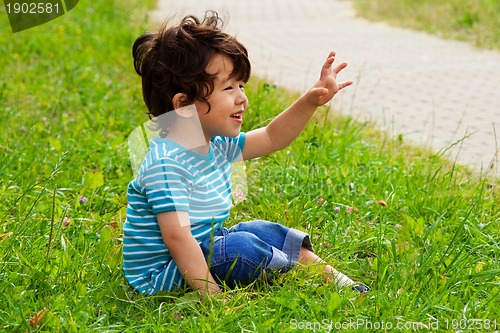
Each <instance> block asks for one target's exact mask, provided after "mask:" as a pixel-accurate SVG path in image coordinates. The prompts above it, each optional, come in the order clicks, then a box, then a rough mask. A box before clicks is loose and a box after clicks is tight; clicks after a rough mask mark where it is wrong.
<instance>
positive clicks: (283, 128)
mask: <svg viewBox="0 0 500 333" xmlns="http://www.w3.org/2000/svg"><path fill="white" fill-rule="evenodd" d="M334 61H335V52H333V51H332V52H330V54H329V55H328V58H327V59H326V61H325V63H324V64H323V67H322V69H321V76H320V79H319V80H318V81H317V82H316V83H315V84H314V86H313V87H312V88H311V89H310V90H309V91H308V92H306V93H305V94H304V95H302V96H301V97H300V98H299V99H298V100H297V101H296V102H295V103H293V104H292V105H291V106H290V107H289V108H287V109H286V110H285V111H283V112H282V113H280V114H279V115H278V116H277V117H276V118H274V119H273V120H272V121H271V122H270V123H269V124H268V125H267V126H266V127H262V128H259V129H256V130H253V131H250V132H248V133H247V134H246V139H245V146H244V147H243V158H244V159H245V160H248V159H252V158H256V157H259V156H263V155H267V154H270V153H272V152H274V151H277V150H280V149H283V148H285V147H287V146H288V145H289V144H290V143H291V142H292V141H293V140H294V139H295V138H296V137H297V136H298V135H299V134H300V133H301V132H302V130H303V129H304V127H305V126H306V125H307V123H308V122H309V119H311V117H312V115H313V114H314V112H315V111H316V109H317V108H318V106H321V105H324V104H326V103H328V101H330V100H331V99H332V98H333V96H334V95H335V94H336V93H337V92H338V91H339V90H341V89H343V88H345V87H347V86H349V85H351V84H352V81H346V82H342V83H338V82H337V74H338V73H339V72H340V71H342V70H343V69H344V68H345V67H346V66H347V63H345V62H343V63H341V64H340V65H338V66H336V67H334V68H332V64H333V62H334Z"/></svg>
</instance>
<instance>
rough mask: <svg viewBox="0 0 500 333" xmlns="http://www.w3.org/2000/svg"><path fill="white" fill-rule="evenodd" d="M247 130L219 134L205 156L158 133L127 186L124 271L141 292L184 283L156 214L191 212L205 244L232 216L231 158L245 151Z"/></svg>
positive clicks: (195, 233) (199, 238)
mask: <svg viewBox="0 0 500 333" xmlns="http://www.w3.org/2000/svg"><path fill="white" fill-rule="evenodd" d="M244 143H245V133H240V135H239V136H237V137H235V138H227V137H214V138H212V140H211V142H210V150H209V152H208V154H206V155H202V154H198V153H195V152H193V151H191V150H188V149H186V148H184V147H182V146H180V145H178V144H177V143H175V142H173V141H171V140H168V139H164V138H155V139H153V140H152V141H151V145H150V148H149V151H148V153H147V154H146V157H145V158H144V161H143V162H142V165H141V167H140V169H139V172H138V174H137V176H136V178H135V179H134V180H132V181H131V182H130V183H129V185H128V190H127V198H128V206H127V220H126V221H125V223H124V225H123V236H124V237H123V271H124V274H125V277H126V279H127V281H128V282H129V283H130V285H132V287H134V288H135V289H137V290H138V291H140V292H143V293H146V294H155V293H156V292H158V291H160V290H163V291H171V290H173V289H175V288H178V287H180V286H181V285H182V284H183V279H182V276H181V274H180V272H179V270H178V268H177V266H176V264H175V262H174V260H173V259H172V256H171V255H170V253H169V251H168V249H167V248H166V246H165V244H164V243H163V239H162V236H161V231H160V227H159V225H158V220H157V219H156V214H159V213H162V212H167V211H186V212H188V213H189V218H190V223H191V233H192V234H193V236H194V238H195V239H196V240H197V241H198V243H201V242H202V241H203V240H205V239H206V238H207V237H209V236H210V233H211V232H212V230H217V229H219V228H220V227H221V226H222V222H223V221H224V220H226V219H227V218H228V217H229V210H230V207H231V203H232V197H231V182H230V178H231V163H232V162H234V161H236V159H237V158H238V157H240V155H241V151H242V150H243V145H244Z"/></svg>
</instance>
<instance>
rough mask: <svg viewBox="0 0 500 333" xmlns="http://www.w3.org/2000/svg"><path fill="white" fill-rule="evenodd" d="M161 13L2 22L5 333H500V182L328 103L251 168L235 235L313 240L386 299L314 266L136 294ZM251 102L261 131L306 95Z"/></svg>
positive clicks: (117, 9) (0, 201)
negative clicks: (301, 234) (212, 286)
mask: <svg viewBox="0 0 500 333" xmlns="http://www.w3.org/2000/svg"><path fill="white" fill-rule="evenodd" d="M154 5H155V4H154V3H153V1H150V2H148V3H146V4H144V2H141V1H138V0H133V1H127V2H126V3H123V2H118V1H117V2H112V1H106V2H104V3H102V4H99V3H97V2H96V3H95V4H94V3H92V4H89V3H88V2H80V3H79V4H78V6H77V7H75V9H73V10H72V11H71V12H70V13H69V14H67V15H65V16H63V17H61V18H59V19H57V20H55V21H53V22H50V23H47V24H45V25H43V26H40V27H38V28H34V29H31V30H28V31H25V32H21V33H18V34H14V35H13V34H12V33H11V32H10V28H9V27H8V25H7V22H5V21H6V20H4V21H2V23H1V25H0V29H1V30H2V32H1V34H0V42H1V43H0V45H1V48H2V53H3V54H4V55H5V56H3V57H1V58H0V66H1V68H4V70H3V71H2V72H0V87H2V89H0V96H1V97H0V115H1V117H0V124H1V125H2V127H3V128H4V130H3V131H2V132H0V151H1V154H0V159H1V163H0V178H1V179H2V182H1V184H0V279H1V281H2V282H1V283H0V295H1V296H0V325H1V326H0V330H4V331H14V332H25V331H40V332H55V331H62V332H73V331H74V332H76V331H106V332H115V331H116V332H126V331H130V332H136V331H145V332H156V331H160V330H162V331H175V332H178V331H179V332H190V331H196V332H200V331H201V332H204V331H220V332H291V331H307V330H309V331H328V329H329V327H330V328H332V330H331V331H337V330H338V329H339V328H346V327H348V326H349V325H351V326H350V329H349V330H350V331H360V332H362V331H366V328H370V325H372V326H371V327H372V328H376V327H377V325H379V326H378V327H380V326H381V325H384V324H385V327H386V328H388V325H392V326H393V327H394V329H395V328H396V325H397V324H398V323H399V325H406V326H403V327H402V328H403V329H402V330H406V331H408V330H411V328H412V327H413V328H414V330H416V331H417V330H419V331H427V330H428V329H425V328H424V327H422V326H421V325H436V324H439V328H440V329H441V330H444V329H446V328H448V330H452V331H456V330H458V329H460V328H462V327H463V326H462V327H461V326H460V325H464V324H465V322H464V321H461V320H469V322H467V324H470V325H476V326H475V327H479V326H477V325H481V326H480V327H483V328H485V329H484V331H490V329H488V326H487V325H489V327H490V328H493V325H494V322H493V320H495V319H496V320H497V322H496V325H497V326H496V329H497V330H498V329H500V328H499V327H500V322H498V320H499V318H500V316H499V314H500V310H499V309H500V299H499V283H500V278H499V276H500V258H499V257H500V243H499V239H500V232H499V230H500V222H499V221H500V213H499V210H498V204H497V203H498V200H499V197H498V195H499V192H498V188H497V184H496V180H495V179H491V178H489V177H487V176H486V175H484V176H474V175H472V174H471V173H470V172H469V170H467V169H466V168H464V167H462V166H459V165H455V164H454V163H452V162H448V161H445V160H443V159H442V158H441V157H440V154H439V153H438V154H436V153H432V152H428V151H425V150H422V149H419V148H415V147H410V146H408V145H406V143H405V142H404V138H401V137H396V138H393V137H391V136H388V135H386V134H384V133H380V132H377V131H376V130H374V129H373V128H372V127H371V126H370V124H367V123H359V122H356V121H355V120H354V119H351V118H344V117H341V116H340V115H338V114H336V113H335V112H333V111H331V110H328V109H326V108H323V109H321V110H320V111H319V112H318V114H317V117H315V119H314V120H313V121H312V122H311V124H310V125H309V126H308V128H307V129H306V131H305V133H304V134H303V135H301V136H300V137H299V138H298V139H297V141H296V142H295V143H293V144H292V145H291V146H290V147H289V148H288V149H286V150H284V151H281V152H278V153H276V154H273V155H272V156H269V157H265V158H261V159H258V160H254V161H251V162H248V163H247V174H248V186H249V194H248V196H247V201H246V202H243V203H241V204H239V205H238V206H236V208H235V209H234V211H233V216H232V219H231V220H230V221H229V223H228V224H231V223H235V222H238V221H241V220H248V219H253V218H263V219H267V220H272V221H278V222H281V223H284V224H286V225H289V226H293V227H296V228H299V229H301V230H305V231H307V232H309V233H310V234H311V235H312V237H313V242H314V244H315V249H316V251H317V252H318V253H319V254H320V255H321V256H322V257H324V258H326V259H327V260H328V261H331V262H333V263H334V265H335V266H336V267H337V268H338V269H340V270H342V271H344V272H345V273H347V274H348V275H351V276H352V277H355V278H356V279H358V280H361V281H364V282H366V283H368V284H369V285H371V286H372V287H373V289H374V291H373V292H372V293H370V294H368V295H367V296H365V297H359V296H358V295H356V294H355V293H353V292H348V291H347V292H346V291H338V290H336V289H335V288H334V287H333V286H325V285H323V284H322V282H321V277H320V276H319V275H318V274H317V273H316V272H315V271H314V270H305V269H297V270H293V271H291V272H289V273H287V274H284V275H282V276H277V277H272V278H270V279H269V281H260V282H259V283H256V284H254V285H251V286H249V287H247V288H243V289H238V290H234V291H228V292H226V293H224V294H222V295H219V296H217V297H214V298H208V299H204V300H202V301H200V300H198V298H197V297H196V295H195V294H193V293H189V292H182V291H179V292H174V293H170V294H161V295H158V296H154V297H147V296H143V295H140V294H138V293H136V292H134V291H133V290H132V289H131V288H130V287H129V286H128V285H127V284H126V282H125V280H124V278H123V276H122V273H121V252H120V251H121V225H122V224H123V221H124V208H125V206H126V197H125V189H126V185H127V183H128V182H129V181H130V180H131V178H132V172H131V170H130V163H129V161H128V154H127V136H128V134H129V133H130V132H131V131H132V130H133V129H134V128H135V127H136V126H138V125H139V124H141V123H142V122H143V121H145V120H146V119H147V118H146V116H145V107H144V105H143V102H142V98H141V88H140V80H139V78H138V77H137V75H136V74H135V73H134V71H133V68H132V61H131V60H132V59H131V56H130V49H131V45H132V43H133V41H134V39H135V38H136V37H137V36H138V35H139V34H141V33H142V32H143V31H144V30H145V28H146V27H147V26H148V22H147V21H145V20H144V13H145V12H146V10H147V7H146V6H149V8H152V6H154ZM0 15H5V13H0ZM247 91H248V95H249V98H250V100H251V108H250V109H249V113H248V116H247V117H246V123H245V130H249V129H251V128H254V127H256V126H260V125H262V124H265V123H266V122H267V121H269V119H270V118H271V117H273V116H274V115H276V114H278V113H279V112H280V111H281V110H282V109H283V108H284V107H286V106H287V105H289V104H290V102H291V101H292V100H293V98H294V97H296V96H293V94H290V93H288V92H285V91H283V90H281V89H277V88H274V87H272V86H270V85H268V84H266V83H265V82H262V81H258V80H255V81H252V83H250V84H249V85H248V88H247ZM80 196H85V197H86V198H88V201H87V202H85V203H80V202H79V197H80ZM319 198H322V199H323V200H324V201H323V203H322V204H318V199H319ZM379 200H384V201H385V202H387V206H382V205H380V204H379ZM346 206H350V207H354V213H352V214H348V213H347V212H346V210H345V208H346ZM336 207H339V208H340V210H339V211H338V212H336V210H335V208H336ZM44 309H45V310H44ZM39 311H40V314H41V315H42V317H43V318H39V320H38V324H37V325H33V327H32V326H30V321H36V320H34V318H33V317H34V316H35V315H36V314H37V313H38V312H39ZM471 320H482V321H476V322H473V321H471ZM487 320H490V322H488V321H487ZM388 323H390V324H388ZM341 325H343V326H341ZM457 325H458V326H457ZM405 328H406V329H405ZM430 328H431V329H432V327H430ZM381 330H383V327H382V329H381ZM402 330H399V331H402ZM396 331H397V330H396ZM434 331H436V329H434Z"/></svg>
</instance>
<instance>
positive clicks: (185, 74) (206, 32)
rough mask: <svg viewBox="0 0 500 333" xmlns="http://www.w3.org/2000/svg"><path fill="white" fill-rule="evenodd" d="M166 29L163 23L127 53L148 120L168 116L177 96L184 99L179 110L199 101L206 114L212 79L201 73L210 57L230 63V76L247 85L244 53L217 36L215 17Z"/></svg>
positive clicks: (218, 21)
mask: <svg viewBox="0 0 500 333" xmlns="http://www.w3.org/2000/svg"><path fill="white" fill-rule="evenodd" d="M167 25H168V22H166V23H164V24H163V25H162V27H161V28H160V31H159V32H158V33H145V34H143V35H142V36H140V37H139V38H137V40H136V41H135V43H134V45H133V47H132V55H133V57H134V68H135V70H136V72H137V74H139V75H140V76H141V77H142V93H143V97H144V102H145V103H146V106H147V107H148V114H149V117H150V118H153V117H158V116H159V115H161V114H164V113H165V112H168V111H171V110H173V109H174V106H173V102H172V99H173V97H174V96H175V94H177V93H184V94H186V96H187V99H186V101H185V105H189V104H193V103H194V102H195V101H197V100H198V101H203V102H205V103H207V105H208V112H210V104H209V103H208V98H209V97H210V95H211V94H212V92H213V89H214V85H213V81H214V79H215V77H216V75H213V74H208V73H207V72H206V68H207V66H208V64H209V62H210V60H211V59H212V58H213V57H214V55H216V54H221V55H224V56H227V57H229V58H230V59H231V60H232V62H233V65H234V69H233V73H232V76H234V77H235V78H236V79H237V80H242V81H243V82H247V81H248V79H249V77H250V71H251V65H250V61H249V59H248V52H247V50H246V48H245V47H244V46H243V45H242V44H241V43H240V42H239V41H238V40H236V38H235V37H233V36H230V35H228V34H227V33H225V32H223V31H222V30H221V29H222V28H223V26H224V23H223V21H222V19H221V18H220V17H219V15H218V14H217V12H215V11H207V12H206V13H205V16H204V18H203V19H202V20H200V19H198V18H197V17H195V16H192V15H190V16H186V17H184V18H183V19H182V21H181V22H180V24H178V25H176V26H173V27H167ZM185 105H183V106H185Z"/></svg>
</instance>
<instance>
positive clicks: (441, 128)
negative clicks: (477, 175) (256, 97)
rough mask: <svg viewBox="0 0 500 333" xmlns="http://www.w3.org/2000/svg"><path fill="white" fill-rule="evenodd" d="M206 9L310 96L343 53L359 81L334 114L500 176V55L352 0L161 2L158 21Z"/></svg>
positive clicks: (278, 79)
mask: <svg viewBox="0 0 500 333" xmlns="http://www.w3.org/2000/svg"><path fill="white" fill-rule="evenodd" d="M207 9H214V10H217V11H219V13H221V14H223V16H227V17H228V18H229V21H228V24H227V31H228V32H230V33H232V34H235V35H236V36H237V37H238V39H239V40H240V41H241V42H242V43H244V44H245V45H246V46H247V48H248V50H249V54H250V60H251V61H252V65H253V73H254V74H255V75H258V76H260V77H263V78H266V79H268V80H270V81H272V82H275V83H277V84H279V85H281V86H284V87H286V88H288V89H293V90H297V91H304V90H305V89H307V88H309V87H310V85H311V84H312V83H313V82H314V81H315V80H316V79H317V77H318V75H319V70H320V68H321V65H322V63H323V61H324V59H325V58H326V56H327V55H328V52H329V51H330V50H335V51H337V59H338V60H339V61H344V60H345V61H347V62H348V63H349V67H348V68H347V69H346V70H345V71H344V72H343V73H342V75H341V76H340V77H339V79H340V80H342V79H353V80H354V81H355V85H353V86H351V87H349V88H348V89H345V90H343V91H342V92H341V93H340V94H339V95H337V96H336V97H335V99H334V102H333V106H334V108H335V109H337V110H339V111H341V112H342V113H344V114H347V115H352V116H353V117H354V118H355V119H357V120H360V121H372V122H374V123H375V124H376V125H377V126H378V127H379V128H381V129H384V130H388V131H390V133H393V135H395V136H397V135H402V137H403V138H404V140H405V141H408V142H412V143H415V144H418V145H421V146H427V147H430V148H432V149H434V150H435V151H441V152H445V153H446V156H447V157H448V158H450V159H453V160H456V161H457V162H459V163H461V164H465V165H468V166H470V167H472V168H475V169H476V170H478V171H481V172H483V173H485V172H488V173H490V174H492V175H496V176H499V175H500V166H497V165H496V164H497V158H496V152H497V150H498V149H497V144H499V141H500V138H499V139H497V138H496V133H495V129H496V131H498V136H500V52H497V51H488V50H480V49H477V48H474V47H473V46H471V45H468V44H466V43H462V42H456V41H447V40H442V39H440V38H438V37H435V36H430V35H427V34H424V33H420V32H415V31H411V30H406V29H400V28H395V27H390V26H388V25H386V24H382V23H371V22H368V21H366V20H364V19H361V18H358V17H356V15H355V13H354V10H353V8H352V5H351V3H350V2H349V1H346V0H183V1H178V0H175V1H174V0H159V2H158V9H157V10H156V11H155V12H154V13H151V16H152V17H153V20H156V21H162V20H163V19H164V18H166V17H168V16H172V15H175V16H177V17H181V16H184V15H185V14H195V15H202V14H203V13H204V12H205V10H207ZM462 139H463V140H462ZM455 143H457V144H455ZM492 162H493V168H492V169H490V165H491V164H492Z"/></svg>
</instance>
